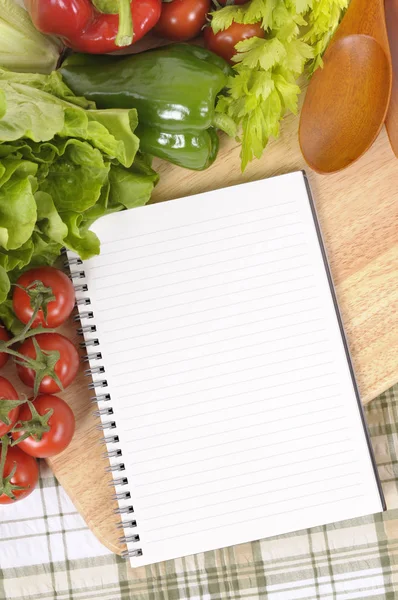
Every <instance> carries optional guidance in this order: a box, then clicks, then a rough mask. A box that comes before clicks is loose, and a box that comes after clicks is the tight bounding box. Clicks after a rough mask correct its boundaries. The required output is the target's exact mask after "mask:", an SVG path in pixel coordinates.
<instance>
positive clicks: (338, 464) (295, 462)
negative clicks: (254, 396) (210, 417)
mask: <svg viewBox="0 0 398 600" xmlns="http://www.w3.org/2000/svg"><path fill="white" fill-rule="evenodd" d="M317 448H318V446H317ZM329 448H330V445H329ZM289 454H293V452H290V453H289ZM342 455H344V456H345V457H346V455H347V450H346V449H344V450H341V451H339V452H329V453H328V454H322V455H321V456H320V457H319V456H315V457H313V458H312V459H306V461H305V463H306V465H308V464H310V463H311V462H313V461H314V460H319V458H322V459H325V458H331V457H333V458H334V457H336V456H342ZM274 456H278V457H279V456H280V454H279V453H278V454H276V455H274ZM260 460H262V463H263V462H264V459H260ZM267 460H269V457H267ZM254 462H256V461H255V460H254V461H253V462H252V461H242V462H240V463H237V464H235V465H233V466H234V467H238V466H239V467H240V466H243V465H248V464H250V465H252V464H254ZM257 462H260V461H257ZM357 462H358V460H356V461H355V460H354V461H340V462H336V463H333V468H335V467H342V466H344V465H352V464H355V463H357ZM302 464H303V460H302V459H300V460H289V461H288V462H285V463H279V464H276V465H274V466H272V467H266V468H264V469H257V470H254V471H245V474H248V473H250V474H251V475H252V474H255V473H268V472H269V471H273V470H275V469H283V468H284V467H292V466H294V465H302ZM322 470H325V466H324V465H322V466H321V467H319V468H316V469H314V468H313V467H311V468H309V469H306V470H305V471H296V472H295V475H296V476H297V475H305V474H307V473H316V472H317V471H322ZM211 471H219V467H218V468H216V469H206V470H204V471H195V476H197V475H199V474H201V473H206V474H208V473H211ZM174 479H181V478H179V477H175V478H171V479H157V480H155V481H152V480H151V482H150V485H151V486H153V485H159V484H160V483H163V482H167V483H168V482H169V481H174ZM231 479H233V478H232V477H231V476H228V477H216V478H213V479H208V480H206V482H205V485H208V484H211V483H214V482H217V483H218V482H220V481H230V480H231ZM279 479H286V474H285V475H278V476H277V477H275V476H272V481H277V480H279ZM265 481H269V479H268V480H263V481H261V483H265ZM147 486H148V484H147V483H145V484H138V485H136V486H135V489H139V488H140V487H144V488H146V487H147ZM202 486H203V484H202V483H200V485H198V484H197V483H191V484H189V485H185V484H184V485H183V486H178V487H174V488H170V489H169V488H168V489H167V494H169V493H172V492H179V491H181V490H184V491H185V490H187V489H190V488H195V489H196V488H198V487H202ZM240 487H242V485H241V484H240V483H237V484H236V485H234V486H232V487H229V488H223V492H229V491H231V490H235V489H239V488H240ZM209 493H211V492H209ZM205 495H208V494H205ZM151 496H156V497H157V498H159V491H158V490H157V491H154V492H151V493H149V494H143V495H140V498H141V499H143V498H150V497H151ZM196 497H197V494H194V495H193V496H187V497H184V500H191V499H193V498H196ZM173 502H174V500H170V501H167V502H165V501H164V499H163V498H162V501H161V502H157V503H155V504H148V503H147V501H145V505H146V506H147V507H148V508H155V507H158V506H161V505H163V504H172V503H173Z"/></svg>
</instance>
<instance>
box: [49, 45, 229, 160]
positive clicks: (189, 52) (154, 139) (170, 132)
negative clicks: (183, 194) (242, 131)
mask: <svg viewBox="0 0 398 600" xmlns="http://www.w3.org/2000/svg"><path fill="white" fill-rule="evenodd" d="M60 71H61V74H62V77H63V79H64V80H65V83H66V84H67V85H68V86H69V87H70V88H71V89H72V91H73V92H74V93H75V94H77V95H80V96H85V97H86V98H88V99H89V100H93V101H94V102H95V103H96V105H97V107H98V108H136V109H137V112H138V121H139V127H138V129H137V131H136V133H137V135H138V137H139V138H140V150H142V151H143V152H145V153H148V154H152V155H153V156H158V157H160V158H163V159H165V160H168V161H169V162H172V163H174V164H176V165H180V166H182V167H186V168H188V169H194V170H202V169H206V168H207V167H208V166H210V165H211V164H212V162H214V160H215V158H216V156H217V152H218V144H219V141H218V136H217V133H216V129H215V128H221V129H224V130H227V132H228V133H230V134H231V130H230V127H229V125H230V123H228V122H226V121H225V115H220V114H218V113H216V112H215V103H216V98H217V95H218V94H219V93H220V92H221V90H222V89H223V88H224V87H225V85H226V83H227V79H228V76H229V75H230V74H231V71H232V70H231V67H230V66H229V65H228V64H227V63H226V62H225V61H224V60H223V59H222V58H220V57H218V56H216V55H215V54H213V53H212V52H209V51H208V50H206V49H204V48H200V47H198V46H190V45H188V44H171V45H168V46H164V47H162V48H158V49H156V50H149V51H147V52H143V53H140V54H134V55H130V56H123V57H120V56H118V57H115V56H93V55H88V54H72V55H71V56H70V57H68V58H67V59H66V61H65V62H64V64H63V65H62V67H61V69H60ZM232 133H233V132H232Z"/></svg>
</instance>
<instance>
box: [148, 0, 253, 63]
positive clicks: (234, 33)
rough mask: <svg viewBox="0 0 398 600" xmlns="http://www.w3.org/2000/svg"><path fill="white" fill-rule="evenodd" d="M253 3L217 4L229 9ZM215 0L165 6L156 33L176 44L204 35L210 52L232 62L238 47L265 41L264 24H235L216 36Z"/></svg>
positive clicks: (177, 0)
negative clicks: (245, 42)
mask: <svg viewBox="0 0 398 600" xmlns="http://www.w3.org/2000/svg"><path fill="white" fill-rule="evenodd" d="M248 1H249V0H218V2H215V4H216V5H217V4H218V5H219V6H226V5H231V4H246V3H247V2H248ZM211 10H212V7H211V0H172V1H167V0H166V1H165V2H164V3H163V4H162V12H161V15H160V19H159V21H158V23H157V25H156V26H155V29H154V31H155V33H156V34H157V35H160V36H162V37H164V38H165V39H168V40H172V41H175V42H178V41H179V42H181V41H186V40H191V39H193V38H195V37H197V36H198V35H200V33H201V32H202V31H203V37H204V43H205V46H206V48H208V49H209V50H211V52H214V54H218V55H219V56H222V58H224V59H225V60H227V61H229V62H232V57H233V56H234V55H235V54H236V52H237V51H236V49H235V46H236V44H237V43H238V42H242V41H243V40H246V39H248V38H251V37H264V29H263V28H262V27H261V23H260V22H258V23H253V24H250V23H248V24H246V23H236V22H233V23H232V24H231V25H230V26H229V27H227V28H226V29H224V30H222V31H219V32H218V33H214V32H213V30H212V28H211V27H210V26H209V25H210V23H209V13H210V12H211Z"/></svg>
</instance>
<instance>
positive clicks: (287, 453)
mask: <svg viewBox="0 0 398 600" xmlns="http://www.w3.org/2000/svg"><path fill="white" fill-rule="evenodd" d="M336 441H337V442H338V444H339V447H341V446H342V444H344V442H350V448H349V449H347V448H344V450H341V451H339V452H332V453H329V454H319V455H318V454H317V458H318V459H319V458H321V459H324V458H328V457H329V456H338V455H340V454H344V455H346V454H347V453H350V452H351V453H352V452H353V448H352V440H351V439H350V438H349V437H345V438H343V439H340V440H339V439H337V440H336ZM258 448H261V449H262V446H259V447H257V449H258ZM314 448H316V449H319V450H320V451H321V450H322V448H327V449H328V450H330V443H329V442H325V443H324V444H315V445H313V446H306V447H305V448H301V449H300V450H297V449H296V448H294V449H290V450H287V451H285V452H281V451H280V449H278V450H277V452H276V453H274V454H267V456H266V459H267V461H268V460H272V459H273V458H280V457H282V456H285V457H286V456H291V455H294V457H296V456H297V454H300V453H303V452H308V450H313V449H314ZM251 451H252V448H249V449H247V450H244V452H245V453H248V452H251ZM218 458H222V456H220V457H218ZM195 462H201V461H200V460H198V461H193V463H184V464H185V465H191V464H194V463H195ZM257 462H261V463H262V464H263V463H264V456H256V455H255V456H252V457H251V458H250V459H248V460H243V461H239V462H233V463H232V462H229V463H228V467H230V468H231V467H232V468H237V467H242V466H244V465H255V464H256V463H257ZM305 462H307V459H306V460H305ZM302 463H303V459H302V458H301V459H299V460H297V461H294V460H291V459H290V460H288V461H287V462H285V463H281V464H280V465H278V467H279V466H280V467H285V466H291V465H295V464H302ZM182 466H184V465H178V467H179V468H181V467H182ZM272 468H275V467H272ZM170 469H174V470H175V467H174V466H170ZM219 470H220V467H219V466H217V467H214V468H209V467H206V468H204V469H203V470H201V471H198V470H197V469H195V470H194V471H192V472H193V473H194V475H195V477H196V476H197V475H201V474H202V473H205V474H206V475H207V474H208V473H212V472H218V471H219ZM155 473H158V474H159V473H161V474H163V473H164V469H163V468H162V469H154V470H152V471H142V472H138V473H137V472H135V471H134V475H137V476H138V475H141V476H142V475H149V476H150V477H151V485H158V484H160V483H169V482H172V481H175V480H177V479H184V480H185V478H186V475H175V476H174V477H173V476H170V475H169V476H168V477H165V478H163V479H155V480H154V479H153V475H152V474H155ZM222 479H223V478H221V479H219V478H217V481H221V480H222ZM227 479H229V477H228V478H227ZM196 486H197V484H196V483H191V484H189V485H185V486H184V487H185V488H186V489H189V488H192V487H196ZM140 487H142V488H146V487H147V484H146V483H143V484H139V483H138V484H136V486H135V489H136V490H138V489H139V488H140ZM179 489H181V486H179V487H178V488H172V489H171V490H169V491H175V490H179ZM156 495H158V492H156V491H155V492H151V493H149V494H144V495H140V498H147V497H150V496H156Z"/></svg>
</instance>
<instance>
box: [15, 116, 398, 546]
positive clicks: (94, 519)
mask: <svg viewBox="0 0 398 600" xmlns="http://www.w3.org/2000/svg"><path fill="white" fill-rule="evenodd" d="M297 126H298V119H297V118H295V117H289V118H288V119H286V121H285V122H284V124H283V128H282V135H281V137H280V139H279V140H278V141H274V142H272V143H270V145H269V147H268V149H267V151H266V152H265V154H264V157H263V158H262V160H260V161H256V162H253V163H252V164H250V165H249V167H248V168H247V170H246V171H245V173H244V174H243V175H242V173H241V171H240V161H239V145H238V143H237V142H235V141H233V140H228V139H227V138H226V137H224V136H223V137H222V139H221V149H220V153H219V157H218V159H217V161H216V163H215V164H214V165H213V166H212V167H210V169H208V170H207V171H205V172H201V173H194V172H190V171H186V170H183V169H181V168H178V167H172V166H170V165H168V164H166V163H160V162H159V163H156V164H155V168H156V169H157V170H158V171H159V173H160V175H161V179H160V183H159V184H158V186H157V188H156V190H155V193H154V196H153V201H154V202H157V201H162V200H168V199H171V198H178V197H182V196H185V195H189V194H195V193H199V192H204V191H207V190H212V189H216V188H221V187H224V186H230V185H233V184H237V183H242V182H244V181H253V180H255V179H260V178H265V177H270V176H272V175H277V174H282V173H287V172H289V171H293V170H297V169H302V168H305V163H304V161H303V158H302V156H301V154H300V151H299V146H298V139H297ZM307 173H308V176H309V180H310V184H311V186H312V190H313V194H314V199H315V204H316V207H317V210H318V214H319V220H320V223H321V228H322V231H323V235H324V239H325V244H326V248H327V251H328V255H329V259H330V265H331V270H332V274H333V277H334V281H335V284H336V290H337V296H338V300H339V303H340V307H341V312H342V316H343V321H344V325H345V328H346V332H347V335H348V340H349V344H350V348H351V352H352V356H353V361H354V367H355V371H356V375H357V379H358V384H359V388H360V391H361V395H362V399H363V402H365V403H366V402H369V401H370V400H371V399H372V398H374V397H375V396H376V395H377V394H379V393H381V392H383V391H384V390H386V389H387V388H388V387H390V386H391V385H393V384H394V383H396V382H397V381H398V161H397V160H396V158H395V157H394V154H393V153H392V151H391V148H390V145H389V143H388V139H387V136H386V133H385V130H384V129H383V131H382V132H381V134H380V136H379V137H378V139H377V141H376V143H375V144H374V146H373V147H372V148H371V149H370V151H369V152H368V153H367V154H366V155H365V156H363V157H362V158H361V159H360V160H359V161H358V162H357V163H355V164H354V165H352V166H351V167H350V168H348V169H346V170H345V171H342V172H340V173H337V174H334V175H327V176H322V175H317V174H315V173H313V172H311V171H310V170H307ZM244 202H245V198H244V197H242V205H244ZM74 329H75V326H74V328H73V329H72V324H71V323H70V324H69V325H68V326H67V327H66V328H65V331H66V332H67V335H69V337H71V338H72V337H73V339H74V340H75V341H77V336H76V334H75V333H74ZM14 381H15V379H14ZM87 383H88V378H87V377H85V376H84V374H83V371H81V373H80V375H79V377H78V379H77V381H76V382H75V383H74V384H73V385H72V386H71V387H70V388H69V389H68V390H66V391H65V392H64V393H63V394H60V395H61V396H62V397H63V398H65V399H66V400H67V401H68V402H69V404H70V405H71V407H72V408H73V411H74V413H75V416H76V424H77V427H76V433H75V436H74V439H73V441H72V443H71V445H70V446H69V448H68V449H67V450H65V451H64V452H63V453H62V454H60V455H59V456H57V457H54V458H52V459H49V460H48V463H49V464H50V466H51V467H52V469H53V471H54V473H55V475H56V477H57V478H58V480H59V481H60V483H61V484H62V485H63V486H64V488H65V490H66V491H67V493H68V494H69V496H70V497H71V499H72V501H73V502H74V504H75V506H76V508H77V509H78V510H79V511H80V513H81V514H82V516H83V517H84V519H85V521H86V523H87V524H88V526H89V527H90V528H91V529H92V531H93V532H94V533H95V535H96V536H97V537H98V539H99V540H100V541H101V542H102V543H103V544H105V545H106V546H107V547H108V548H110V549H111V550H112V551H114V552H117V553H120V552H121V551H122V550H123V545H122V544H121V543H119V541H118V538H119V536H120V535H121V533H122V532H121V531H120V530H118V529H116V525H117V522H118V520H119V517H117V516H115V515H114V514H113V509H114V508H116V503H115V502H114V501H113V500H112V495H113V493H114V489H113V488H112V486H111V485H109V484H111V478H110V476H109V475H108V474H106V473H105V471H104V469H105V467H106V466H107V460H106V459H104V458H102V453H103V452H104V450H105V447H104V446H102V445H101V444H100V441H101V432H100V431H98V430H97V429H96V426H97V425H98V420H97V419H96V418H94V417H93V416H92V412H93V410H94V409H95V406H93V405H91V404H90V400H89V398H90V396H91V395H92V393H90V392H88V391H87ZM133 502H134V499H133Z"/></svg>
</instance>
